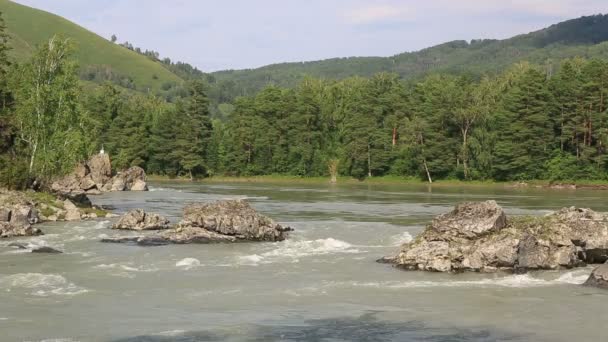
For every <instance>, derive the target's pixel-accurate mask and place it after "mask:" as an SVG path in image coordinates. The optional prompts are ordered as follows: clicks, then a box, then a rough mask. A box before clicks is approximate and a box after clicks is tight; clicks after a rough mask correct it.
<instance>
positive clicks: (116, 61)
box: [0, 0, 182, 90]
mask: <svg viewBox="0 0 608 342" xmlns="http://www.w3.org/2000/svg"><path fill="white" fill-rule="evenodd" d="M0 12H2V13H3V17H4V20H5V21H6V26H7V27H8V31H9V34H10V35H11V38H12V39H11V45H12V47H13V50H12V54H13V56H14V57H15V58H16V59H17V60H23V59H24V58H26V57H27V56H29V55H30V54H31V53H32V52H33V50H34V49H35V46H36V45H38V44H41V43H43V42H45V41H47V40H48V39H49V38H50V37H51V36H52V35H53V34H61V35H63V36H65V37H69V38H70V39H73V40H74V42H75V45H76V47H77V57H78V61H79V63H80V66H81V67H82V69H83V70H87V69H89V70H92V71H95V70H102V71H103V72H105V73H112V74H115V75H114V77H115V78H116V77H125V78H130V79H131V80H132V83H134V85H135V87H136V88H137V89H138V90H147V89H152V90H158V89H160V88H161V86H162V85H163V83H167V82H169V83H179V82H181V81H182V79H181V78H179V77H178V76H177V75H175V74H173V73H172V72H170V71H169V70H167V69H166V68H165V67H163V66H162V65H161V64H160V63H158V62H155V61H153V60H151V59H148V58H146V57H145V56H142V55H140V54H137V53H135V52H133V51H130V50H128V49H126V48H124V47H122V46H119V45H117V44H113V43H111V42H109V41H108V40H106V39H104V38H102V37H100V36H98V35H96V34H95V33H93V32H90V31H88V30H86V29H84V28H82V27H80V26H78V25H76V24H74V23H72V22H70V21H68V20H66V19H64V18H62V17H59V16H57V15H54V14H51V13H48V12H44V11H41V10H38V9H34V8H30V7H27V6H23V5H20V4H17V3H14V2H12V1H9V0H0Z"/></svg>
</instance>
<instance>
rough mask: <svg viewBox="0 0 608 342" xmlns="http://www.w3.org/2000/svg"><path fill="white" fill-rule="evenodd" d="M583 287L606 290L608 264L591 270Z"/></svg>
mask: <svg viewBox="0 0 608 342" xmlns="http://www.w3.org/2000/svg"><path fill="white" fill-rule="evenodd" d="M584 285H585V286H593V287H599V288H601V289H608V264H604V265H602V266H600V267H598V268H596V269H595V270H593V272H592V273H591V275H590V276H589V279H587V281H586V282H585V284H584Z"/></svg>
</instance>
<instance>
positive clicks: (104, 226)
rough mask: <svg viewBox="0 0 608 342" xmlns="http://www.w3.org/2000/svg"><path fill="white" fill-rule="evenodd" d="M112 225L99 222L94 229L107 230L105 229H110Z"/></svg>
mask: <svg viewBox="0 0 608 342" xmlns="http://www.w3.org/2000/svg"><path fill="white" fill-rule="evenodd" d="M110 224H111V222H110V221H99V222H97V223H95V226H94V227H93V228H95V229H105V228H109V227H110Z"/></svg>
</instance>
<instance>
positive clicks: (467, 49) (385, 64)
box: [211, 15, 608, 98]
mask: <svg viewBox="0 0 608 342" xmlns="http://www.w3.org/2000/svg"><path fill="white" fill-rule="evenodd" d="M607 41H608V15H596V16H589V17H582V18H578V19H573V20H569V21H566V22H562V23H559V24H556V25H553V26H551V27H548V28H546V29H543V30H540V31H536V32H532V33H529V34H523V35H520V36H516V37H513V38H510V39H506V40H493V39H479V40H473V41H470V42H467V41H453V42H449V43H445V44H441V45H437V46H434V47H430V48H427V49H424V50H421V51H416V52H411V53H402V54H399V55H396V56H392V57H351V58H336V59H329V60H323V61H316V62H304V63H284V64H276V65H269V66H266V67H262V68H259V69H251V70H227V71H219V72H215V73H212V74H211V75H212V76H213V78H214V81H215V82H216V83H217V84H218V85H219V86H220V87H221V88H222V90H223V91H224V93H225V95H224V97H226V98H233V97H234V96H240V95H253V94H255V93H256V92H257V91H259V90H260V89H262V88H264V87H265V86H267V85H276V86H281V87H294V86H295V85H296V84H298V83H299V82H300V81H302V80H303V79H304V78H305V77H306V76H311V77H317V78H326V79H343V78H346V77H351V76H363V77H370V76H372V75H374V74H376V73H379V72H391V73H396V74H398V75H399V76H400V77H401V78H404V79H419V78H420V77H423V76H424V75H426V74H428V73H433V72H437V73H454V74H465V73H466V74H472V75H474V76H476V77H479V76H480V75H482V74H485V73H489V74H497V73H500V72H502V71H504V70H506V69H507V68H509V67H510V66H511V65H512V64H514V63H517V62H520V61H528V62H531V63H534V64H538V65H542V66H544V67H546V68H547V69H551V68H552V69H556V68H558V67H559V65H560V63H561V61H562V60H563V59H566V58H572V57H576V56H581V57H586V58H594V57H597V58H606V57H608V42H607Z"/></svg>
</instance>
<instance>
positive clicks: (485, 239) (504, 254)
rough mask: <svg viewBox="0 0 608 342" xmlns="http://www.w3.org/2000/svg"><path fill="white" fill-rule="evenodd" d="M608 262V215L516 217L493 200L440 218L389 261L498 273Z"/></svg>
mask: <svg viewBox="0 0 608 342" xmlns="http://www.w3.org/2000/svg"><path fill="white" fill-rule="evenodd" d="M607 260H608V216H606V215H605V214H601V213H596V212H594V211H592V210H590V209H580V208H574V207H571V208H563V209H561V210H559V211H557V212H555V213H552V214H550V215H547V216H544V217H513V218H511V219H508V220H507V217H506V215H505V213H504V212H503V210H502V208H500V207H499V206H498V205H497V204H496V202H494V201H486V202H469V203H462V204H459V205H457V206H456V207H455V208H454V210H452V211H451V212H449V213H447V214H443V215H440V216H438V217H437V218H435V219H434V220H433V221H432V222H431V224H430V225H428V226H427V227H426V229H425V230H424V231H423V232H422V233H421V234H420V235H419V236H418V237H417V238H416V239H414V241H412V242H410V243H407V244H405V245H403V246H402V248H401V250H400V252H399V253H398V254H397V255H396V256H391V257H386V258H383V259H380V260H378V261H379V262H389V263H393V264H394V265H396V266H398V267H401V268H404V269H407V270H423V271H433V272H461V271H475V272H494V271H497V270H511V271H516V272H526V271H528V270H553V269H561V268H573V267H579V266H584V265H586V264H593V263H603V262H606V261H607Z"/></svg>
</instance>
